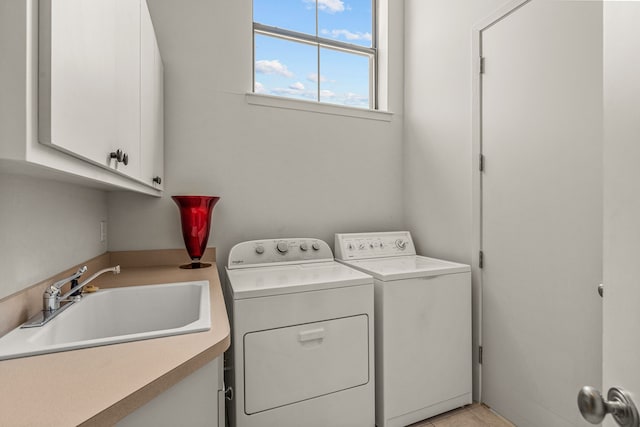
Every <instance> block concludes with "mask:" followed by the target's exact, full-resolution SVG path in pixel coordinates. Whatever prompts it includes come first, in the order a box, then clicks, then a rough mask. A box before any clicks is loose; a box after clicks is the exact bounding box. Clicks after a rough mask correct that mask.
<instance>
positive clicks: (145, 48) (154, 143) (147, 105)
mask: <svg viewBox="0 0 640 427" xmlns="http://www.w3.org/2000/svg"><path fill="white" fill-rule="evenodd" d="M146 7H147V6H146V2H144V1H143V3H142V10H143V13H142V16H141V27H140V43H141V49H140V70H141V75H142V79H141V82H140V83H141V85H140V158H141V159H142V163H141V173H140V177H141V179H142V181H143V182H150V183H153V185H154V186H155V187H156V188H158V189H162V188H163V187H162V180H163V173H164V156H163V152H164V149H163V148H164V108H163V105H164V101H163V94H164V89H163V86H164V69H163V66H162V58H161V57H160V49H158V42H157V41H156V35H155V32H154V31H153V23H152V22H151V15H149V13H148V11H146Z"/></svg>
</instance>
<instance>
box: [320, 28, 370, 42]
mask: <svg viewBox="0 0 640 427" xmlns="http://www.w3.org/2000/svg"><path fill="white" fill-rule="evenodd" d="M320 33H321V34H324V35H329V36H331V37H333V38H334V39H339V38H341V37H342V38H344V39H346V40H368V41H371V38H372V37H371V33H361V32H359V31H358V32H355V33H354V32H352V31H349V30H326V29H323V30H320Z"/></svg>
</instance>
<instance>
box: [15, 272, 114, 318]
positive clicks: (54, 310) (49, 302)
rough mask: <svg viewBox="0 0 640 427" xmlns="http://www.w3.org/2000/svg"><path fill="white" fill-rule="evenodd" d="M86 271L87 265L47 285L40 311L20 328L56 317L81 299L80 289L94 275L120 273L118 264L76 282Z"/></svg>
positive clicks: (94, 276) (93, 277) (92, 278)
mask: <svg viewBox="0 0 640 427" xmlns="http://www.w3.org/2000/svg"><path fill="white" fill-rule="evenodd" d="M86 271H87V266H86V265H85V266H82V267H81V268H79V269H78V271H76V272H75V273H74V274H72V275H71V276H69V277H66V278H64V279H61V280H58V281H57V282H55V283H54V284H52V285H51V286H49V287H48V288H47V289H46V290H45V291H44V294H43V295H42V311H41V312H40V313H38V314H36V315H35V316H33V317H32V318H31V319H29V320H28V321H27V322H26V323H25V324H24V325H22V326H20V327H21V328H34V327H38V326H43V325H45V324H46V323H47V322H49V321H50V320H51V319H53V318H54V317H56V316H57V315H58V314H60V313H62V312H63V311H64V310H65V309H66V308H68V307H69V306H71V305H72V304H73V303H74V302H77V301H79V300H80V299H82V294H81V291H82V289H83V288H84V287H85V286H87V285H88V284H89V282H91V281H92V280H94V279H95V278H96V277H98V276H100V275H101V274H103V273H107V272H113V274H119V273H120V266H119V265H116V266H115V267H109V268H104V269H102V270H100V271H98V272H97V273H95V274H93V275H92V276H90V277H89V278H88V279H87V280H85V281H84V282H82V283H78V279H79V278H80V276H82V275H83V274H84V273H85V272H86ZM68 282H71V289H69V291H68V292H67V293H65V294H64V295H61V293H62V291H60V288H62V286H64V284H65V283H68ZM62 302H66V304H64V305H62V304H61V303H62Z"/></svg>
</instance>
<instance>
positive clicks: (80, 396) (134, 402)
mask: <svg viewBox="0 0 640 427" xmlns="http://www.w3.org/2000/svg"><path fill="white" fill-rule="evenodd" d="M183 252H184V251H178V250H168V251H134V252H114V253H107V254H104V255H102V256H101V257H99V258H100V259H99V262H98V264H103V265H112V264H114V265H115V264H120V265H121V273H120V274H119V275H117V276H112V275H103V276H101V277H100V278H98V279H96V280H95V281H94V284H95V285H97V286H99V287H117V286H134V285H143V284H154V283H171V282H183V281H191V280H208V281H209V285H210V296H211V324H212V327H211V329H210V330H209V331H205V332H198V333H192V334H185V335H176V336H171V337H165V338H155V339H149V340H144V341H135V342H129V343H122V344H114V345H107V346H103V347H93V348H86V349H81V350H73V351H66V352H60V353H51V354H45V355H40V356H32V357H24V358H20V359H13V360H5V361H0V396H2V398H0V425H8V426H9V425H10V426H42V425H69V426H71V425H86V426H92V425H113V424H114V423H116V422H117V421H118V420H120V419H122V418H123V417H125V416H126V415H128V414H129V413H131V412H133V411H134V410H135V409H137V408H139V407H140V406H142V405H144V404H145V403H147V402H148V401H150V400H151V399H153V398H154V397H156V396H157V395H159V394H160V393H162V392H163V391H164V390H166V389H168V388H169V387H171V386H173V385H174V384H176V383H177V382H179V381H180V380H181V379H183V378H185V377H186V376H187V375H189V374H191V373H192V372H194V371H196V370H197V369H199V368H200V367H202V366H204V365H205V364H206V363H208V362H210V361H212V360H213V359H215V358H216V357H218V356H220V355H222V353H223V352H224V351H225V350H226V349H227V348H228V347H229V343H230V337H229V321H228V318H227V312H226V309H225V304H224V298H223V294H222V288H221V286H220V280H219V276H218V271H217V269H216V265H215V261H214V262H213V265H212V267H209V268H205V269H198V270H185V269H180V268H178V265H179V264H180V263H184V255H183V254H182V253H183ZM212 252H214V251H212ZM214 253H215V252H214ZM102 258H105V259H102ZM0 309H2V307H1V306H0ZM53 321H55V320H53Z"/></svg>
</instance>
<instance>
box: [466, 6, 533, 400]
mask: <svg viewBox="0 0 640 427" xmlns="http://www.w3.org/2000/svg"><path fill="white" fill-rule="evenodd" d="M531 1H533V0H512V1H510V2H508V3H506V4H505V5H504V6H502V7H501V8H500V9H498V10H496V11H495V12H493V13H492V14H491V15H489V16H488V17H486V18H485V19H483V20H482V21H480V22H478V23H476V24H475V25H474V26H473V29H472V50H471V55H472V56H471V58H472V64H473V67H472V98H471V99H472V121H471V134H472V135H471V159H472V161H471V169H472V172H471V177H472V184H471V187H472V189H471V199H472V209H471V212H472V225H471V234H472V238H471V242H472V247H471V280H472V284H473V296H474V297H473V303H472V310H473V311H474V313H473V323H474V328H473V331H472V332H473V333H472V337H473V339H472V341H473V347H472V350H473V351H472V354H473V363H472V366H473V371H472V372H473V380H474V381H473V384H474V387H473V388H474V396H476V398H477V400H478V402H482V364H480V359H479V358H480V354H479V348H480V346H482V325H483V321H482V319H483V316H482V311H483V299H482V293H483V283H482V270H481V268H480V251H482V247H483V246H482V171H481V170H480V162H481V157H480V156H481V155H482V74H481V71H482V70H481V66H482V64H481V58H482V33H483V31H485V30H487V29H489V28H491V27H492V26H493V25H494V24H496V23H498V22H500V21H502V20H503V19H504V18H506V17H507V16H509V15H511V14H512V13H514V12H515V11H517V10H518V9H520V8H521V7H523V6H524V5H526V4H527V3H529V2H531Z"/></svg>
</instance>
